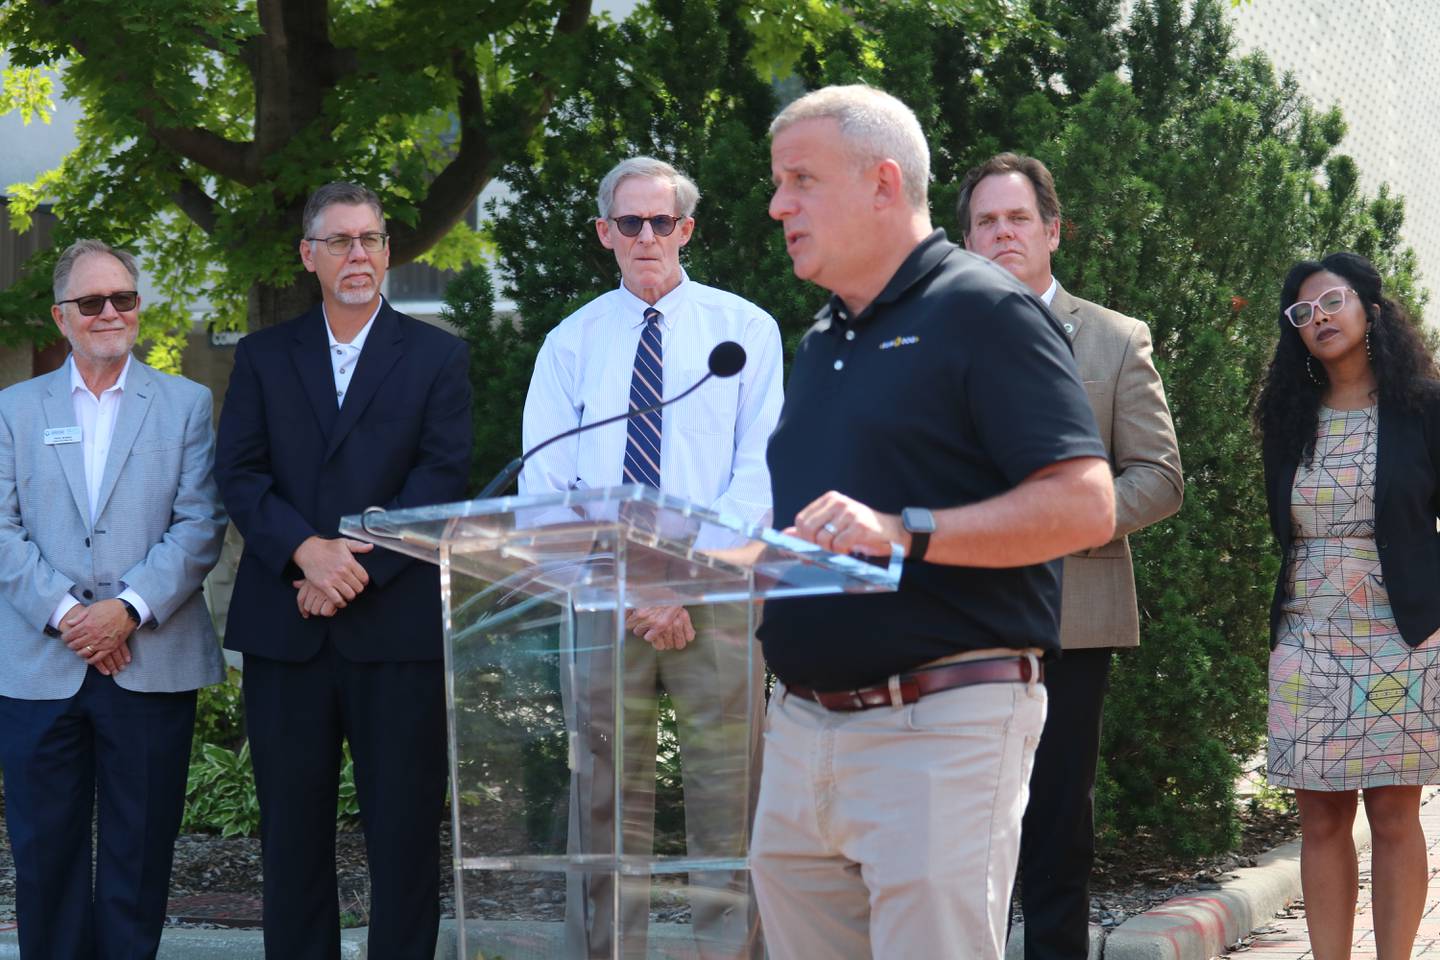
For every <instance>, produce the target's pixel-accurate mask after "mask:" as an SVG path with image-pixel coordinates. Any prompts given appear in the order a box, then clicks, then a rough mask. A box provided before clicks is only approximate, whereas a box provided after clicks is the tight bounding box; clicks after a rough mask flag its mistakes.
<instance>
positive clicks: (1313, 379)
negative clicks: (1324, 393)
mask: <svg viewBox="0 0 1440 960" xmlns="http://www.w3.org/2000/svg"><path fill="white" fill-rule="evenodd" d="M1313 359H1315V358H1314V357H1312V356H1310V354H1308V353H1307V354H1305V372H1306V373H1307V374H1309V376H1310V382H1311V383H1313V384H1315V386H1317V387H1318V386H1320V378H1319V377H1317V376H1315V368H1314V367H1313V366H1311V365H1310V361H1311V360H1313Z"/></svg>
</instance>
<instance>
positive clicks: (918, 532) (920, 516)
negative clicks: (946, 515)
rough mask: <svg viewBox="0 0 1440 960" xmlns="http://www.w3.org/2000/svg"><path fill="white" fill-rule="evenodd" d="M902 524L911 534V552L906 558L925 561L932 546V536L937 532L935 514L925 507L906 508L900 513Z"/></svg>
mask: <svg viewBox="0 0 1440 960" xmlns="http://www.w3.org/2000/svg"><path fill="white" fill-rule="evenodd" d="M900 524H901V526H903V527H904V528H905V532H906V533H908V534H910V552H909V553H908V554H906V558H907V559H910V560H924V559H925V551H926V550H927V549H928V548H929V546H930V534H932V533H934V532H935V514H933V513H931V512H930V511H929V510H927V509H926V508H925V507H906V508H905V509H904V510H901V511H900Z"/></svg>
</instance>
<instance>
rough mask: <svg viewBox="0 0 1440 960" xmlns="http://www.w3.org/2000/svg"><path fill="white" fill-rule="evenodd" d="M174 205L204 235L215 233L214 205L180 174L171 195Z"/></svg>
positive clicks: (194, 183)
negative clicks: (202, 231) (204, 233)
mask: <svg viewBox="0 0 1440 960" xmlns="http://www.w3.org/2000/svg"><path fill="white" fill-rule="evenodd" d="M171 199H172V200H174V201H175V205H176V206H177V207H179V208H180V209H181V210H182V211H184V213H185V216H187V217H189V218H190V219H191V220H193V221H195V225H196V226H198V227H199V228H200V229H201V230H204V231H205V232H206V233H214V232H215V220H216V213H215V210H216V204H215V200H214V198H213V197H211V196H210V195H209V194H208V193H206V192H205V190H204V189H203V188H202V187H201V186H200V184H198V183H196V182H195V181H194V180H192V179H191V178H189V177H187V176H185V174H183V173H182V174H180V182H179V184H177V185H176V187H175V192H174V193H173V194H172V195H171Z"/></svg>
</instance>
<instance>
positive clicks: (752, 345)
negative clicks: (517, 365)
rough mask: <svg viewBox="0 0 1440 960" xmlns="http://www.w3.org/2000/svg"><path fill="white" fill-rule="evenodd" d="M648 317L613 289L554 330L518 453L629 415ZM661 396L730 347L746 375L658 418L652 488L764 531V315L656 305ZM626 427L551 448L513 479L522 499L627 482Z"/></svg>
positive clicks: (682, 288)
mask: <svg viewBox="0 0 1440 960" xmlns="http://www.w3.org/2000/svg"><path fill="white" fill-rule="evenodd" d="M647 306H649V305H648V304H647V303H645V301H643V300H641V299H640V298H639V297H637V296H635V295H634V294H633V293H631V292H630V291H629V290H627V289H625V287H624V286H623V285H621V286H620V287H619V288H618V289H615V290H612V291H610V292H609V293H606V294H604V295H602V296H600V297H597V298H596V299H594V300H592V301H590V302H589V303H588V304H586V305H585V306H583V307H581V308H580V309H579V310H577V311H575V312H574V313H572V314H571V315H570V316H568V317H566V318H565V319H564V320H562V321H561V322H560V324H559V326H557V327H556V328H555V329H554V330H551V331H550V333H549V335H548V336H547V337H546V338H545V343H544V344H543V345H542V346H541V347H540V353H539V355H538V356H537V357H536V358H535V371H534V373H533V375H532V376H531V379H530V392H529V393H528V395H527V396H526V398H525V420H524V439H523V443H524V448H525V449H526V450H529V449H530V448H531V447H533V446H535V445H536V444H538V443H540V442H542V441H544V440H546V439H548V438H549V437H552V436H555V435H556V434H558V433H562V432H564V431H566V430H569V429H572V428H574V427H576V426H579V425H580V424H585V423H594V422H595V421H597V420H603V419H605V418H606V417H612V416H615V415H617V414H621V413H624V412H625V411H626V410H627V409H628V408H629V405H630V378H631V376H632V374H633V372H634V364H635V349H636V347H637V346H638V345H639V343H640V331H641V328H642V327H643V326H644V325H645V309H646V307H647ZM655 308H656V309H657V310H659V311H660V312H661V314H662V315H663V316H662V319H661V320H660V325H661V336H662V350H663V370H662V374H663V377H664V392H663V396H665V397H667V398H668V397H673V396H675V395H677V394H679V393H681V392H682V391H684V390H687V389H689V387H690V386H691V385H693V384H694V383H695V382H696V381H698V380H699V379H700V378H701V377H703V376H705V374H706V373H707V372H708V371H709V363H708V361H709V357H710V351H711V350H712V349H713V348H714V347H715V345H716V344H718V343H721V342H722V341H725V340H733V341H735V342H737V343H739V344H740V345H741V346H742V347H744V348H745V357H746V360H745V367H744V369H742V370H741V371H740V373H738V374H736V375H735V376H733V377H730V378H727V379H720V378H718V377H716V378H713V379H712V380H711V381H710V382H709V383H707V384H705V386H703V387H701V388H700V389H699V390H697V391H696V392H695V393H693V394H691V395H690V396H688V397H686V398H685V399H684V400H681V401H680V402H679V403H676V404H673V405H671V406H668V407H666V408H665V412H664V417H663V420H662V424H661V432H660V437H661V439H660V487H661V489H662V490H663V491H664V492H665V493H668V494H671V495H672V496H677V497H681V498H683V499H685V500H689V501H690V502H691V503H694V504H696V505H698V506H701V507H707V508H709V509H711V510H714V511H716V512H718V513H725V514H728V515H730V516H732V517H734V518H736V519H739V520H742V521H745V522H748V523H757V524H768V523H769V522H770V504H771V499H770V471H769V468H768V467H766V465H765V445H766V443H767V442H768V441H769V439H770V434H771V433H773V432H774V430H775V423H776V421H777V420H778V419H779V417H780V406H781V402H782V400H783V383H782V379H781V370H780V367H781V350H780V329H779V327H778V326H776V324H775V320H774V319H773V318H772V317H771V316H770V315H769V314H768V313H766V312H765V311H764V310H762V309H760V308H759V307H757V306H755V304H753V303H750V302H749V301H747V300H744V299H742V298H740V297H737V296H735V295H734V294H732V293H726V292H725V291H723V290H717V289H715V288H714V287H707V286H705V285H704V284H702V283H696V282H695V281H693V280H691V279H689V277H687V276H685V274H684V273H683V272H682V274H681V280H680V284H679V286H677V287H676V288H675V289H674V290H672V291H670V292H669V293H668V294H666V295H665V296H664V297H662V298H660V300H659V302H657V303H656V304H655ZM625 428H626V424H625V422H624V421H621V422H619V423H614V424H610V425H609V426H605V427H599V428H597V429H595V430H589V431H586V432H585V433H581V434H579V435H577V436H575V437H571V438H569V439H566V440H562V441H560V442H558V443H554V444H551V445H550V446H549V447H546V448H545V449H544V450H542V451H541V452H540V453H538V454H536V455H535V456H534V457H533V458H531V459H530V460H529V461H528V462H527V463H526V464H525V469H524V471H523V472H522V473H521V474H520V491H521V492H522V493H527V494H535V493H544V492H546V491H562V490H572V489H579V488H586V487H611V486H618V485H619V484H622V483H624V482H625V481H624V480H623V478H622V471H623V465H624V458H625V439H626V430H625Z"/></svg>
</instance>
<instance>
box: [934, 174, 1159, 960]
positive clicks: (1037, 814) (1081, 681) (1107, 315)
mask: <svg viewBox="0 0 1440 960" xmlns="http://www.w3.org/2000/svg"><path fill="white" fill-rule="evenodd" d="M958 213H959V219H960V227H961V230H962V232H963V233H964V235H965V247H966V249H968V250H970V251H971V252H972V253H977V254H979V255H980V256H983V257H985V258H986V259H988V260H991V261H993V262H994V263H996V264H998V265H999V266H1001V267H1004V268H1005V269H1006V270H1008V271H1010V272H1011V273H1012V274H1014V275H1015V277H1016V278H1017V279H1019V280H1020V282H1022V283H1024V284H1025V285H1026V286H1028V287H1030V289H1031V290H1033V291H1035V293H1036V294H1037V295H1039V296H1040V297H1041V298H1042V299H1043V300H1044V301H1045V302H1046V303H1047V304H1048V305H1049V307H1050V310H1051V312H1052V313H1054V314H1055V317H1056V319H1058V320H1059V321H1060V324H1061V326H1062V327H1063V328H1064V330H1065V333H1066V334H1067V335H1068V336H1069V337H1070V342H1071V346H1072V347H1073V348H1074V350H1075V362H1076V364H1077V365H1078V366H1079V368H1080V378H1081V380H1083V381H1084V384H1085V392H1086V394H1087V395H1088V396H1089V398H1090V405H1091V407H1093V408H1094V410H1095V420H1096V422H1097V423H1098V424H1099V426H1100V437H1101V439H1102V440H1103V441H1104V443H1105V449H1106V450H1107V451H1109V454H1110V464H1111V469H1112V470H1113V471H1114V474H1115V536H1114V538H1113V539H1112V540H1111V541H1110V542H1109V543H1107V544H1105V545H1104V546H1102V547H1095V548H1093V549H1091V550H1086V551H1084V552H1082V553H1075V554H1071V555H1070V556H1068V557H1066V558H1065V579H1064V586H1063V593H1062V599H1061V614H1060V643H1061V647H1062V648H1063V650H1064V654H1063V656H1062V657H1061V658H1060V661H1059V662H1058V663H1053V664H1047V666H1046V673H1045V685H1046V687H1047V688H1048V690H1049V692H1050V706H1049V713H1048V715H1047V717H1046V720H1045V730H1044V733H1043V734H1042V735H1041V738H1040V746H1039V749H1038V750H1037V752H1036V754H1035V767H1034V770H1033V772H1032V773H1031V777H1030V804H1029V806H1028V807H1027V808H1026V811H1025V819H1024V822H1023V826H1022V830H1021V838H1020V887H1021V895H1022V902H1023V908H1024V914H1025V957H1026V960H1041V958H1045V960H1050V958H1057V960H1058V958H1064V960H1075V958H1083V957H1085V956H1087V954H1088V947H1089V929H1088V927H1089V917H1090V889H1089V885H1090V867H1091V863H1092V861H1093V859H1094V851H1095V837H1094V833H1095V830H1094V811H1093V805H1094V804H1093V801H1094V789H1095V765H1096V761H1097V759H1098V756H1099V750H1100V719H1101V714H1102V711H1103V707H1104V698H1105V689H1106V685H1107V682H1108V678H1109V674H1110V659H1111V651H1112V650H1113V649H1114V648H1116V647H1134V646H1139V644H1140V622H1139V615H1138V613H1137V610H1136V603H1135V573H1134V570H1133V569H1132V567H1131V563H1130V544H1129V541H1128V540H1127V534H1130V533H1133V532H1135V531H1136V530H1139V529H1141V528H1142V527H1145V526H1148V525H1149V524H1152V523H1155V522H1156V521H1157V520H1162V519H1164V518H1165V517H1168V516H1170V515H1171V514H1172V513H1174V512H1175V511H1176V510H1179V509H1180V501H1181V497H1182V496H1183V493H1184V486H1185V485H1184V480H1183V479H1182V478H1181V475H1180V451H1179V449H1178V448H1177V446H1176V443H1175V428H1174V426H1173V425H1172V424H1171V422H1170V410H1169V408H1168V407H1167V406H1166V403H1165V390H1164V387H1163V385H1162V384H1161V382H1160V374H1159V373H1157V372H1156V370H1155V365H1154V363H1153V362H1152V361H1151V345H1150V330H1149V328H1148V327H1146V326H1145V324H1144V323H1142V322H1140V321H1139V320H1136V319H1133V318H1132V317H1127V316H1124V315H1123V314H1119V313H1116V312H1115V311H1113V310H1107V309H1105V308H1104V307H1101V306H1099V305H1097V304H1094V303H1090V302H1089V301H1086V300H1081V299H1080V298H1079V297H1075V296H1071V295H1070V294H1069V293H1066V292H1065V290H1064V289H1063V288H1061V286H1060V285H1059V283H1058V282H1056V280H1055V278H1054V277H1053V276H1052V275H1051V273H1050V255H1051V254H1052V253H1054V252H1055V250H1056V249H1057V248H1058V247H1059V246H1060V200H1059V198H1058V197H1057V196H1056V194H1055V182H1054V180H1053V179H1052V178H1051V176H1050V171H1049V170H1047V169H1046V168H1045V165H1044V164H1042V163H1041V162H1040V161H1038V160H1036V159H1034V158H1033V157H1024V156H1018V155H1016V154H1013V153H1002V154H999V155H997V156H995V157H992V158H990V159H989V160H987V161H986V162H985V163H983V164H981V165H980V166H978V167H975V168H974V169H972V170H971V171H970V172H969V173H968V174H966V176H965V180H964V182H963V184H962V185H961V191H960V200H959V206H958Z"/></svg>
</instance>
